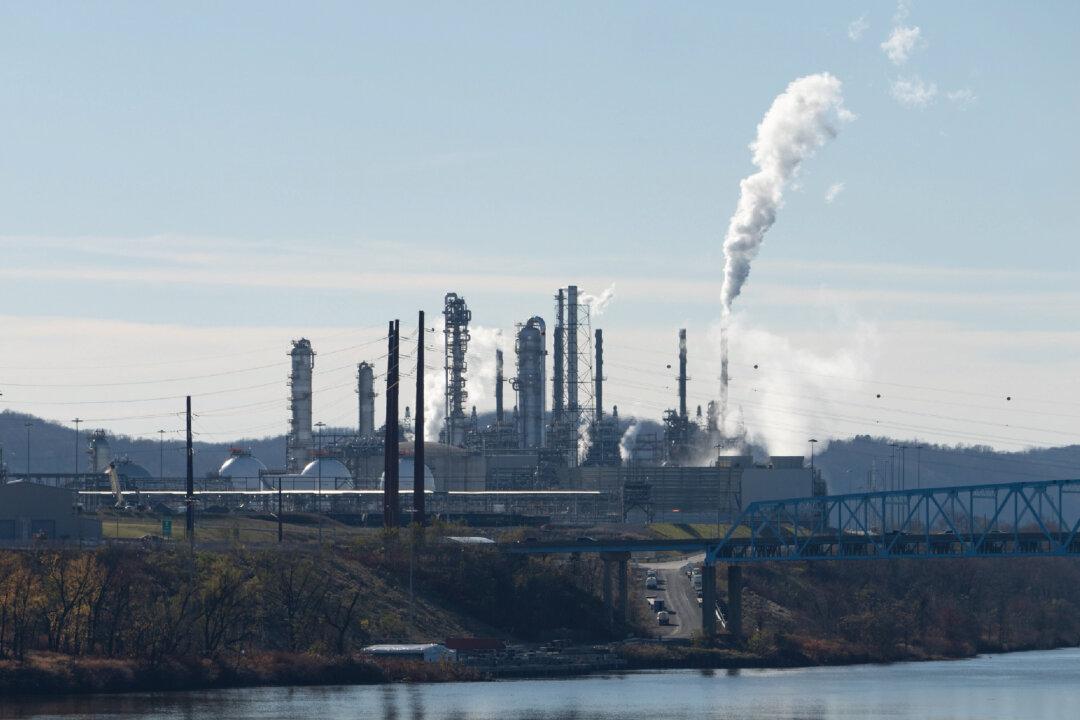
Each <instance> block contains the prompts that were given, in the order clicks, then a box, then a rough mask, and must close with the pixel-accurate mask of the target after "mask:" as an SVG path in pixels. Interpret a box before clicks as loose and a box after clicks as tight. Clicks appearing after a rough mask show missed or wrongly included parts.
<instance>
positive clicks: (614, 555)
mask: <svg viewBox="0 0 1080 720" xmlns="http://www.w3.org/2000/svg"><path fill="white" fill-rule="evenodd" d="M600 559H601V560H603V561H604V578H603V595H604V610H605V612H606V614H607V623H608V627H609V628H613V627H615V620H616V618H622V621H623V622H627V621H628V620H629V619H630V591H629V587H628V582H627V575H628V574H629V573H628V570H629V565H630V553H628V552H610V553H601V554H600ZM616 569H617V570H616ZM616 571H617V572H618V574H619V577H618V581H619V589H618V593H619V605H618V608H616V606H615V593H614V592H613V590H614V588H613V587H612V586H613V585H614V583H613V579H612V577H611V576H612V573H613V572H616ZM616 612H617V614H616Z"/></svg>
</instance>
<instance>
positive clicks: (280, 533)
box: [277, 473, 284, 543]
mask: <svg viewBox="0 0 1080 720" xmlns="http://www.w3.org/2000/svg"><path fill="white" fill-rule="evenodd" d="M283 538H284V532H283V531H282V527H281V473H278V476H277V541H278V542H279V543H280V542H281V541H282V540H283Z"/></svg>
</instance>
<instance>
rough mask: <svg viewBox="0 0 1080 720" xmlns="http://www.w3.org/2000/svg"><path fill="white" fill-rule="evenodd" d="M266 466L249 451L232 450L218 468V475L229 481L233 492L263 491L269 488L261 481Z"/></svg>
mask: <svg viewBox="0 0 1080 720" xmlns="http://www.w3.org/2000/svg"><path fill="white" fill-rule="evenodd" d="M264 472H266V465H264V464H263V463H262V461H261V460H259V458H257V457H255V456H254V455H253V454H252V453H251V451H250V450H244V449H242V448H232V449H231V450H230V451H229V457H228V458H227V459H226V460H225V462H223V463H222V464H221V467H220V468H218V475H219V476H220V477H222V478H223V479H227V480H229V481H230V484H231V485H232V487H233V489H234V490H265V489H267V488H268V487H269V486H268V485H267V484H266V483H264V482H263V481H262V479H261V476H262V473H264Z"/></svg>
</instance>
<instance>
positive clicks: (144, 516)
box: [99, 511, 372, 543]
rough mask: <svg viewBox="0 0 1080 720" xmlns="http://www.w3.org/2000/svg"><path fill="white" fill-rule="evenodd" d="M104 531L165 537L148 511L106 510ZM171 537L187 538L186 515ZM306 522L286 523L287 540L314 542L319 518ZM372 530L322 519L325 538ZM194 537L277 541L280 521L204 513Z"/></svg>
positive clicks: (157, 519)
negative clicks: (123, 511) (124, 511)
mask: <svg viewBox="0 0 1080 720" xmlns="http://www.w3.org/2000/svg"><path fill="white" fill-rule="evenodd" d="M99 517H100V518H101V533H102V535H103V536H104V537H105V538H109V539H129V540H130V539H137V538H141V537H146V536H148V535H149V536H151V537H162V533H161V520H162V518H161V516H156V515H152V514H149V513H120V512H113V511H103V512H101V513H99ZM171 519H172V535H171V539H172V540H186V539H187V532H186V528H185V518H184V516H183V515H174V516H172V518H171ZM305 520H307V521H308V522H305V523H304V524H297V523H284V525H283V531H284V534H285V539H286V540H291V541H294V542H295V541H313V540H316V539H317V538H318V537H319V535H320V529H319V522H318V520H317V519H316V518H305ZM371 532H372V531H371V530H370V529H366V528H357V527H352V526H349V525H344V524H342V523H339V522H337V521H335V520H331V519H330V518H323V519H322V533H321V534H322V537H323V539H324V540H334V539H336V540H341V539H346V538H350V537H355V536H358V535H363V534H371ZM195 537H196V538H197V539H198V540H200V541H208V542H228V541H235V542H240V543H256V542H276V541H277V522H276V521H274V520H263V519H259V518H251V517H244V516H232V515H223V516H214V515H202V516H198V517H196V520H195Z"/></svg>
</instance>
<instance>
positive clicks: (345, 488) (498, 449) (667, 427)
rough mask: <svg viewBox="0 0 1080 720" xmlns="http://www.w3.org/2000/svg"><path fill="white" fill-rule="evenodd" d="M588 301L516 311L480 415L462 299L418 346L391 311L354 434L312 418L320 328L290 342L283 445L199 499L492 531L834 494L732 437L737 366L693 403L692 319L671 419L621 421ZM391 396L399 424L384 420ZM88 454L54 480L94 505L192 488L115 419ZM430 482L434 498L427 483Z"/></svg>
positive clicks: (361, 390) (711, 514) (453, 300)
mask: <svg viewBox="0 0 1080 720" xmlns="http://www.w3.org/2000/svg"><path fill="white" fill-rule="evenodd" d="M590 297H591V296H588V295H586V294H584V293H582V292H581V291H580V290H579V288H578V286H576V285H569V286H567V287H565V288H560V289H558V291H557V292H556V293H555V294H554V298H553V300H554V304H553V308H552V310H553V315H554V317H553V320H552V322H551V323H549V322H548V321H547V320H545V318H544V317H542V316H540V315H536V316H533V317H530V318H528V319H527V320H525V321H523V322H521V323H519V324H518V325H517V327H516V332H515V337H514V343H513V353H514V358H513V359H512V360H509V361H508V359H507V358H504V353H503V350H502V349H496V350H495V351H494V358H493V360H494V367H495V381H494V398H493V400H494V408H495V409H494V413H493V414H492V413H483V414H479V413H477V409H476V405H475V404H472V403H471V402H470V401H471V400H475V399H474V398H470V397H469V393H468V391H467V390H466V387H467V385H468V380H469V372H470V369H469V365H468V362H467V358H468V356H469V343H470V340H471V336H470V324H471V323H472V311H471V310H470V309H469V306H468V303H467V301H466V298H465V297H463V296H461V295H459V294H457V293H447V294H446V296H445V298H444V306H443V310H442V328H441V332H439V331H438V329H435V328H426V327H424V322H423V319H422V314H421V320H420V324H419V328H420V329H421V330H422V331H420V332H418V333H417V335H418V337H417V338H416V339H415V341H413V340H412V339H411V338H410V340H409V345H410V346H409V347H404V346H403V345H402V340H401V336H400V332H399V329H398V328H399V326H400V323H399V322H398V321H394V322H391V323H390V324H389V326H388V331H387V337H386V339H387V345H386V352H385V353H381V354H378V355H377V356H372V357H367V358H357V360H358V363H357V365H356V375H355V378H356V387H355V393H356V396H357V401H358V405H357V416H356V427H355V429H352V430H348V431H345V430H344V429H342V428H333V429H330V428H325V427H324V426H323V425H322V424H321V423H314V422H313V418H314V414H313V410H312V408H313V393H314V390H313V382H312V380H313V373H314V370H315V367H316V362H317V358H318V352H317V349H316V348H315V347H313V345H312V343H311V342H310V341H309V340H308V339H307V338H299V339H296V340H293V341H292V344H291V347H290V349H289V351H288V357H289V374H288V378H287V387H288V424H287V427H288V431H287V436H286V443H285V457H281V458H265V457H263V458H259V457H255V455H254V454H253V453H252V452H251V450H249V449H247V448H242V447H237V448H233V449H232V450H231V451H230V453H229V455H228V457H226V458H223V460H222V463H221V466H220V468H219V470H218V471H217V472H216V473H213V474H211V475H209V476H207V477H203V478H197V479H195V481H194V484H195V487H194V490H195V491H196V492H198V493H199V494H200V496H201V500H200V502H201V503H203V504H213V505H214V506H225V507H229V506H232V507H239V506H243V507H245V508H258V507H265V508H267V509H274V508H283V507H285V506H288V507H289V508H290V509H294V510H304V511H312V512H329V513H335V514H353V515H359V516H361V517H362V518H364V519H365V520H366V521H367V522H370V523H371V524H397V523H398V522H401V521H402V519H403V518H408V517H411V516H413V514H415V513H417V512H419V513H420V514H421V515H422V514H423V513H425V512H426V513H429V514H434V515H437V516H442V517H446V518H452V519H455V520H458V521H463V522H469V523H473V524H478V525H484V524H489V525H505V524H512V523H513V524H519V523H546V522H555V523H564V524H594V523H598V522H611V523H624V522H628V523H645V522H653V521H660V520H665V521H677V522H722V521H727V520H730V519H732V518H733V517H735V516H736V515H737V514H738V513H739V512H740V510H741V509H742V508H743V507H745V506H746V505H747V504H749V503H751V502H753V501H756V500H768V499H783V498H788V497H806V496H810V495H818V494H823V492H824V484H823V483H822V481H821V479H820V476H819V474H818V473H817V472H816V471H815V470H814V469H813V468H812V467H810V468H808V467H805V466H804V462H803V458H802V457H767V458H762V457H758V458H756V459H755V457H754V456H753V455H752V453H751V449H750V446H749V445H748V443H747V442H746V438H745V433H743V432H738V433H729V434H727V435H725V433H724V431H723V428H724V427H725V425H724V422H723V419H722V418H723V416H724V414H725V412H726V407H725V405H726V401H727V400H726V399H727V388H726V387H725V386H726V384H727V376H726V372H725V373H723V375H722V377H721V385H722V387H721V388H719V393H718V397H719V398H720V400H719V401H717V402H710V403H708V405H707V407H706V408H705V409H704V412H703V409H702V407H701V406H698V407H697V408H696V409H695V410H694V411H692V410H691V408H690V407H689V406H688V404H687V385H688V382H689V376H688V366H689V352H688V347H689V341H688V338H687V334H686V330H685V329H681V330H679V331H678V355H677V357H673V358H672V361H673V362H672V364H671V365H668V367H669V368H673V367H677V372H676V374H675V376H674V379H675V380H676V382H677V393H676V394H675V397H673V398H672V401H673V406H672V407H671V408H670V409H668V410H667V411H665V412H664V413H663V416H662V418H661V419H660V422H658V423H657V422H647V421H646V419H643V418H622V417H620V415H619V409H618V407H616V406H610V407H608V406H605V404H604V382H605V379H606V376H605V368H604V333H603V329H602V328H599V327H596V328H594V327H592V319H593V313H592V311H591V308H590V304H589V300H588V299H586V298H590ZM549 326H550V328H551V332H550V337H549V332H548V330H549ZM440 334H441V336H442V337H441V338H439V337H438V335H440ZM440 340H441V345H442V347H441V351H442V367H441V371H442V373H443V378H442V380H443V388H444V390H443V393H442V397H441V398H428V397H426V396H425V388H424V379H423V378H424V371H423V368H424V363H423V352H424V346H425V344H426V343H431V347H432V348H437V345H438V343H439V341H440ZM413 342H415V347H413V346H412V343H413ZM402 355H407V356H408V357H415V358H416V360H417V365H416V370H415V372H414V373H413V376H414V378H415V381H416V398H415V403H413V404H411V405H410V404H409V401H408V400H406V401H404V402H402V401H401V397H400V396H401V393H402V391H403V390H411V387H406V385H405V384H403V382H402V380H401V369H400V366H399V361H400V357H401V356H402ZM549 357H550V366H549ZM676 363H677V365H676ZM380 364H381V365H382V368H380V367H379V365H380ZM725 364H726V363H725ZM549 367H550V378H549ZM380 395H381V396H382V399H383V400H384V401H385V415H384V416H385V418H386V422H384V423H383V425H382V427H377V426H376V424H375V423H376V420H375V418H376V408H375V403H376V399H377V398H378V397H379V396H380ZM433 401H434V402H438V401H441V405H442V407H441V418H437V420H439V427H438V430H437V434H436V433H434V432H431V430H430V428H431V427H433V426H429V432H428V433H425V432H424V422H425V419H424V413H425V408H424V406H425V404H433ZM481 418H483V421H482V420H481ZM432 435H435V436H434V437H432ZM87 453H88V455H89V460H90V462H89V473H86V474H82V475H74V476H72V477H71V478H67V479H66V480H65V479H62V478H56V480H57V484H62V485H65V486H67V487H72V488H73V489H78V490H81V491H82V492H83V495H84V498H85V502H86V503H87V504H88V505H90V506H100V505H103V504H111V503H121V504H122V503H128V502H130V501H131V498H132V496H133V495H136V496H139V498H140V500H145V501H146V502H147V503H150V502H159V503H161V502H166V503H167V502H169V501H170V498H171V499H172V500H173V501H175V499H176V498H175V497H172V496H175V495H179V494H182V493H183V492H184V490H185V487H184V481H183V479H182V478H164V477H154V476H153V475H152V474H151V473H150V472H149V471H148V470H146V468H144V467H142V466H141V465H139V464H138V463H136V462H133V461H131V460H130V459H128V458H126V457H113V455H112V453H111V451H110V446H109V439H108V435H107V434H106V433H105V431H103V430H97V431H93V432H91V433H90V434H89V440H88V445H87ZM418 467H419V468H420V469H419V471H418V470H417V468H418ZM420 478H422V486H423V488H424V489H423V492H415V491H416V490H417V489H418V488H419V487H420V486H419V485H417V484H415V482H416V481H417V480H418V479H420Z"/></svg>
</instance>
